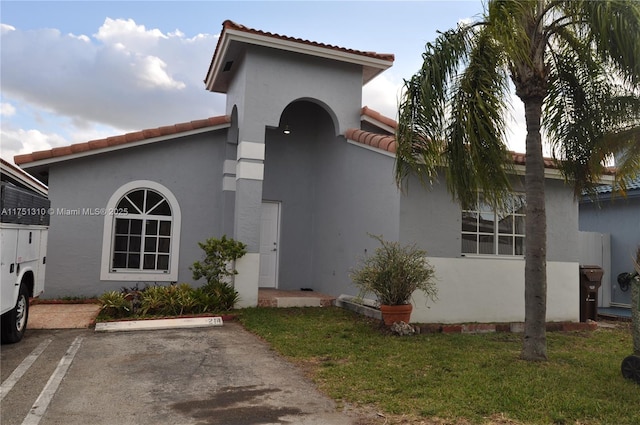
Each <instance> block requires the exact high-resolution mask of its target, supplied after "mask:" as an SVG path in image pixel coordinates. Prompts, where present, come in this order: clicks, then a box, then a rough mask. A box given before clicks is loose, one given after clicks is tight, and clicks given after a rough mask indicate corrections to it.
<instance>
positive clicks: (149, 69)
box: [137, 56, 186, 90]
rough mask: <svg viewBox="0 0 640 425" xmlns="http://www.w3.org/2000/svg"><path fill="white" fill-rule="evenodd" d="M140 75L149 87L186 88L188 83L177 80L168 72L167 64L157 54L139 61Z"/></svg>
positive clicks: (141, 79)
mask: <svg viewBox="0 0 640 425" xmlns="http://www.w3.org/2000/svg"><path fill="white" fill-rule="evenodd" d="M137 66H138V67H139V71H138V76H139V79H140V81H142V82H143V84H144V85H145V86H146V87H147V88H153V87H161V88H167V89H179V90H181V89H184V88H185V87H186V84H185V83H183V82H181V81H176V80H174V79H173V78H171V76H170V75H169V74H167V72H166V68H167V64H166V63H165V62H164V61H163V60H162V59H160V58H159V57H156V56H147V57H144V58H141V59H140V61H139V62H138V63H137Z"/></svg>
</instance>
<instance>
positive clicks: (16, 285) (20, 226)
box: [0, 160, 50, 344]
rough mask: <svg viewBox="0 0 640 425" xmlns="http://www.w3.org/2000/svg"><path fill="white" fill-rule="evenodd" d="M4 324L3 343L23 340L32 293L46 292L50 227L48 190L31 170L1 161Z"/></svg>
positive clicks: (0, 321) (0, 285) (0, 288)
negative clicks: (24, 169)
mask: <svg viewBox="0 0 640 425" xmlns="http://www.w3.org/2000/svg"><path fill="white" fill-rule="evenodd" d="M1 166H2V168H1V171H2V178H1V179H0V180H1V181H0V184H1V187H0V190H1V197H0V198H1V201H2V202H1V205H0V209H1V213H2V215H1V217H0V245H1V246H0V256H1V268H2V274H1V279H2V280H0V305H1V307H2V310H1V314H2V317H1V319H0V328H1V330H2V343H3V344H4V343H14V342H18V341H20V340H21V339H22V336H23V335H24V332H25V330H26V328H27V321H28V320H29V298H32V297H37V296H39V295H41V294H42V293H43V292H44V273H45V267H46V263H47V257H46V255H47V233H48V229H49V207H50V202H49V199H48V189H47V187H46V186H45V185H43V184H42V183H40V182H39V181H38V180H36V179H35V178H34V177H32V176H31V175H29V174H27V173H26V172H24V171H22V170H21V169H20V168H18V167H16V166H15V165H13V164H10V163H9V162H7V161H5V160H1Z"/></svg>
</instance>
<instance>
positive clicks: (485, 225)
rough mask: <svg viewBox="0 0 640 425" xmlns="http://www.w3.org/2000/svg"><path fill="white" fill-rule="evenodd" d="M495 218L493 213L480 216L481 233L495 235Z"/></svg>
mask: <svg viewBox="0 0 640 425" xmlns="http://www.w3.org/2000/svg"><path fill="white" fill-rule="evenodd" d="M494 217H495V216H494V215H493V213H482V214H480V225H479V229H478V230H479V232H480V233H494V232H495V218H494Z"/></svg>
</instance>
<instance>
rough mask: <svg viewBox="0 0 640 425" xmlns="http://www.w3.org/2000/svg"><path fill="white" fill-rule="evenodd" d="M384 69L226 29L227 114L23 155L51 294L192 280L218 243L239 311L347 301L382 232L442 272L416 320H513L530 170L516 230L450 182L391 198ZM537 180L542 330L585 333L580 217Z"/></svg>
mask: <svg viewBox="0 0 640 425" xmlns="http://www.w3.org/2000/svg"><path fill="white" fill-rule="evenodd" d="M393 60H394V57H393V55H390V54H379V53H373V52H363V51H358V50H352V49H347V48H343V47H337V46H332V45H326V44H322V43H317V42H312V41H308V40H301V39H296V38H292V37H287V36H282V35H278V34H272V33H267V32H263V31H259V30H255V29H251V28H247V27H244V26H241V25H238V24H236V23H233V22H231V21H225V22H224V23H223V30H222V33H221V35H220V38H219V42H218V45H217V47H216V50H215V53H214V55H213V59H212V62H211V66H210V68H209V70H208V72H207V74H206V78H205V85H206V88H207V89H208V90H210V91H212V92H217V93H224V94H226V99H227V107H226V108H227V110H226V115H224V116H219V117H212V118H208V119H204V120H200V121H192V122H188V123H181V124H176V125H172V126H167V127H161V128H156V129H150V130H143V131H138V132H134V133H130V134H125V135H121V136H116V137H110V138H106V139H101V140H94V141H89V142H87V143H80V144H76V145H71V146H67V147H63V148H55V149H51V150H47V151H40V152H34V153H31V154H27V155H20V156H17V157H16V158H15V161H16V163H18V164H19V165H21V166H22V167H23V168H24V169H26V170H28V171H29V172H31V173H33V174H34V175H36V176H38V177H40V178H42V179H43V180H44V181H46V182H47V184H48V185H49V194H50V198H51V201H52V205H51V206H52V208H53V214H52V217H51V229H50V235H49V253H50V254H49V257H50V258H49V266H48V267H49V268H48V276H47V279H48V282H47V288H48V293H47V296H50V297H55V296H64V295H86V296H92V295H96V294H100V293H103V292H104V291H107V290H113V289H119V288H120V287H122V286H133V285H135V284H136V283H137V282H174V281H180V282H182V281H187V282H190V281H191V272H190V270H189V266H190V265H191V264H192V263H193V262H194V261H196V260H198V259H200V258H201V255H202V253H201V251H200V250H199V248H198V245H197V243H198V242H199V241H203V240H205V239H206V238H208V237H213V236H215V237H220V236H222V235H225V234H226V235H228V236H230V237H233V238H235V239H237V240H240V241H242V242H244V243H246V244H247V247H248V248H247V249H248V253H247V254H246V255H245V256H244V257H242V258H241V259H240V260H239V261H238V262H237V265H236V267H237V269H238V271H239V274H238V275H237V276H236V277H235V283H234V284H235V288H236V290H237V291H238V292H239V294H240V297H241V301H240V306H241V307H244V306H254V305H256V303H257V297H258V288H259V287H272V288H274V287H275V288H279V289H284V290H297V289H300V288H302V287H304V288H312V289H313V290H315V291H321V292H324V293H328V294H332V295H336V296H337V295H340V294H351V295H356V294H357V290H356V289H355V287H354V286H353V285H352V284H351V282H350V280H349V270H350V269H352V268H353V267H354V266H355V265H356V264H357V261H358V259H359V258H361V257H362V256H363V255H366V254H367V253H368V252H372V251H373V250H374V249H375V248H376V247H377V242H376V241H375V240H374V239H372V238H371V237H369V234H376V235H383V237H384V238H385V239H387V240H398V241H400V242H402V243H414V242H415V243H417V244H418V245H419V246H420V247H421V248H423V249H425V250H426V251H427V252H428V254H429V260H430V261H431V263H432V264H433V265H434V266H435V268H436V273H437V276H438V280H439V283H438V287H439V297H438V302H437V303H435V304H432V303H430V304H429V306H426V303H425V300H423V299H421V298H420V297H419V296H416V298H415V300H414V303H415V308H414V313H413V316H412V320H413V321H416V322H442V323H445V322H449V323H451V322H469V321H474V322H510V321H522V320H523V319H524V256H523V254H524V253H523V240H524V239H523V238H524V237H525V235H524V229H523V226H522V221H523V219H524V216H523V208H522V207H523V202H524V195H523V194H522V193H521V192H520V191H521V190H522V180H523V177H522V176H523V173H524V155H519V154H514V161H515V164H516V166H515V169H516V174H514V176H513V180H514V187H515V189H516V190H517V191H518V192H517V193H515V194H514V198H513V201H514V202H513V203H512V205H513V210H512V211H511V212H510V213H509V214H502V215H497V214H496V213H495V212H494V211H492V209H491V208H488V207H485V206H483V207H482V208H481V209H479V210H478V211H462V210H461V209H460V207H459V206H458V204H457V203H455V202H453V201H452V198H451V196H450V195H449V194H448V192H447V190H446V188H445V185H444V184H437V185H435V186H434V187H433V188H432V189H431V190H425V189H423V188H422V187H420V185H419V184H418V181H417V179H412V180H411V181H410V182H409V189H408V191H405V192H402V191H400V190H399V189H398V188H397V186H396V184H395V182H394V165H395V164H394V162H395V159H394V153H395V141H394V137H393V133H394V130H395V125H396V123H395V122H394V121H393V120H392V119H389V118H386V117H383V116H381V115H380V114H379V113H377V112H375V111H372V110H371V109H369V108H366V107H365V108H362V107H361V104H362V103H361V102H362V86H363V85H364V84H366V83H367V82H369V81H370V80H371V79H373V78H374V77H375V76H376V75H378V74H380V73H381V72H383V71H384V70H386V69H387V68H389V67H390V66H391V65H392V64H393ZM546 165H547V168H546V170H547V183H546V187H547V208H548V211H549V214H548V235H549V236H548V252H547V255H548V307H547V318H548V320H550V321H560V320H573V321H577V320H578V318H579V304H578V280H579V264H578V258H577V253H576V250H575V249H574V248H575V246H576V244H577V240H578V203H577V202H576V201H575V200H574V197H573V192H572V189H571V188H569V187H567V186H565V184H564V183H563V179H562V178H561V176H560V173H559V172H558V170H557V169H555V168H554V165H553V163H552V162H551V161H548V162H547V164H546ZM481 205H484V204H481Z"/></svg>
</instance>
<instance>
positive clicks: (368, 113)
mask: <svg viewBox="0 0 640 425" xmlns="http://www.w3.org/2000/svg"><path fill="white" fill-rule="evenodd" d="M361 113H362V115H366V116H368V117H369V118H373V119H374V120H376V121H379V122H381V123H382V124H385V125H388V126H389V127H391V128H393V129H396V128H398V123H397V122H396V121H395V120H392V119H391V118H389V117H385V116H384V115H382V114H381V113H380V112H378V111H374V110H373V109H371V108H369V107H368V106H363V107H362V111H361Z"/></svg>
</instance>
